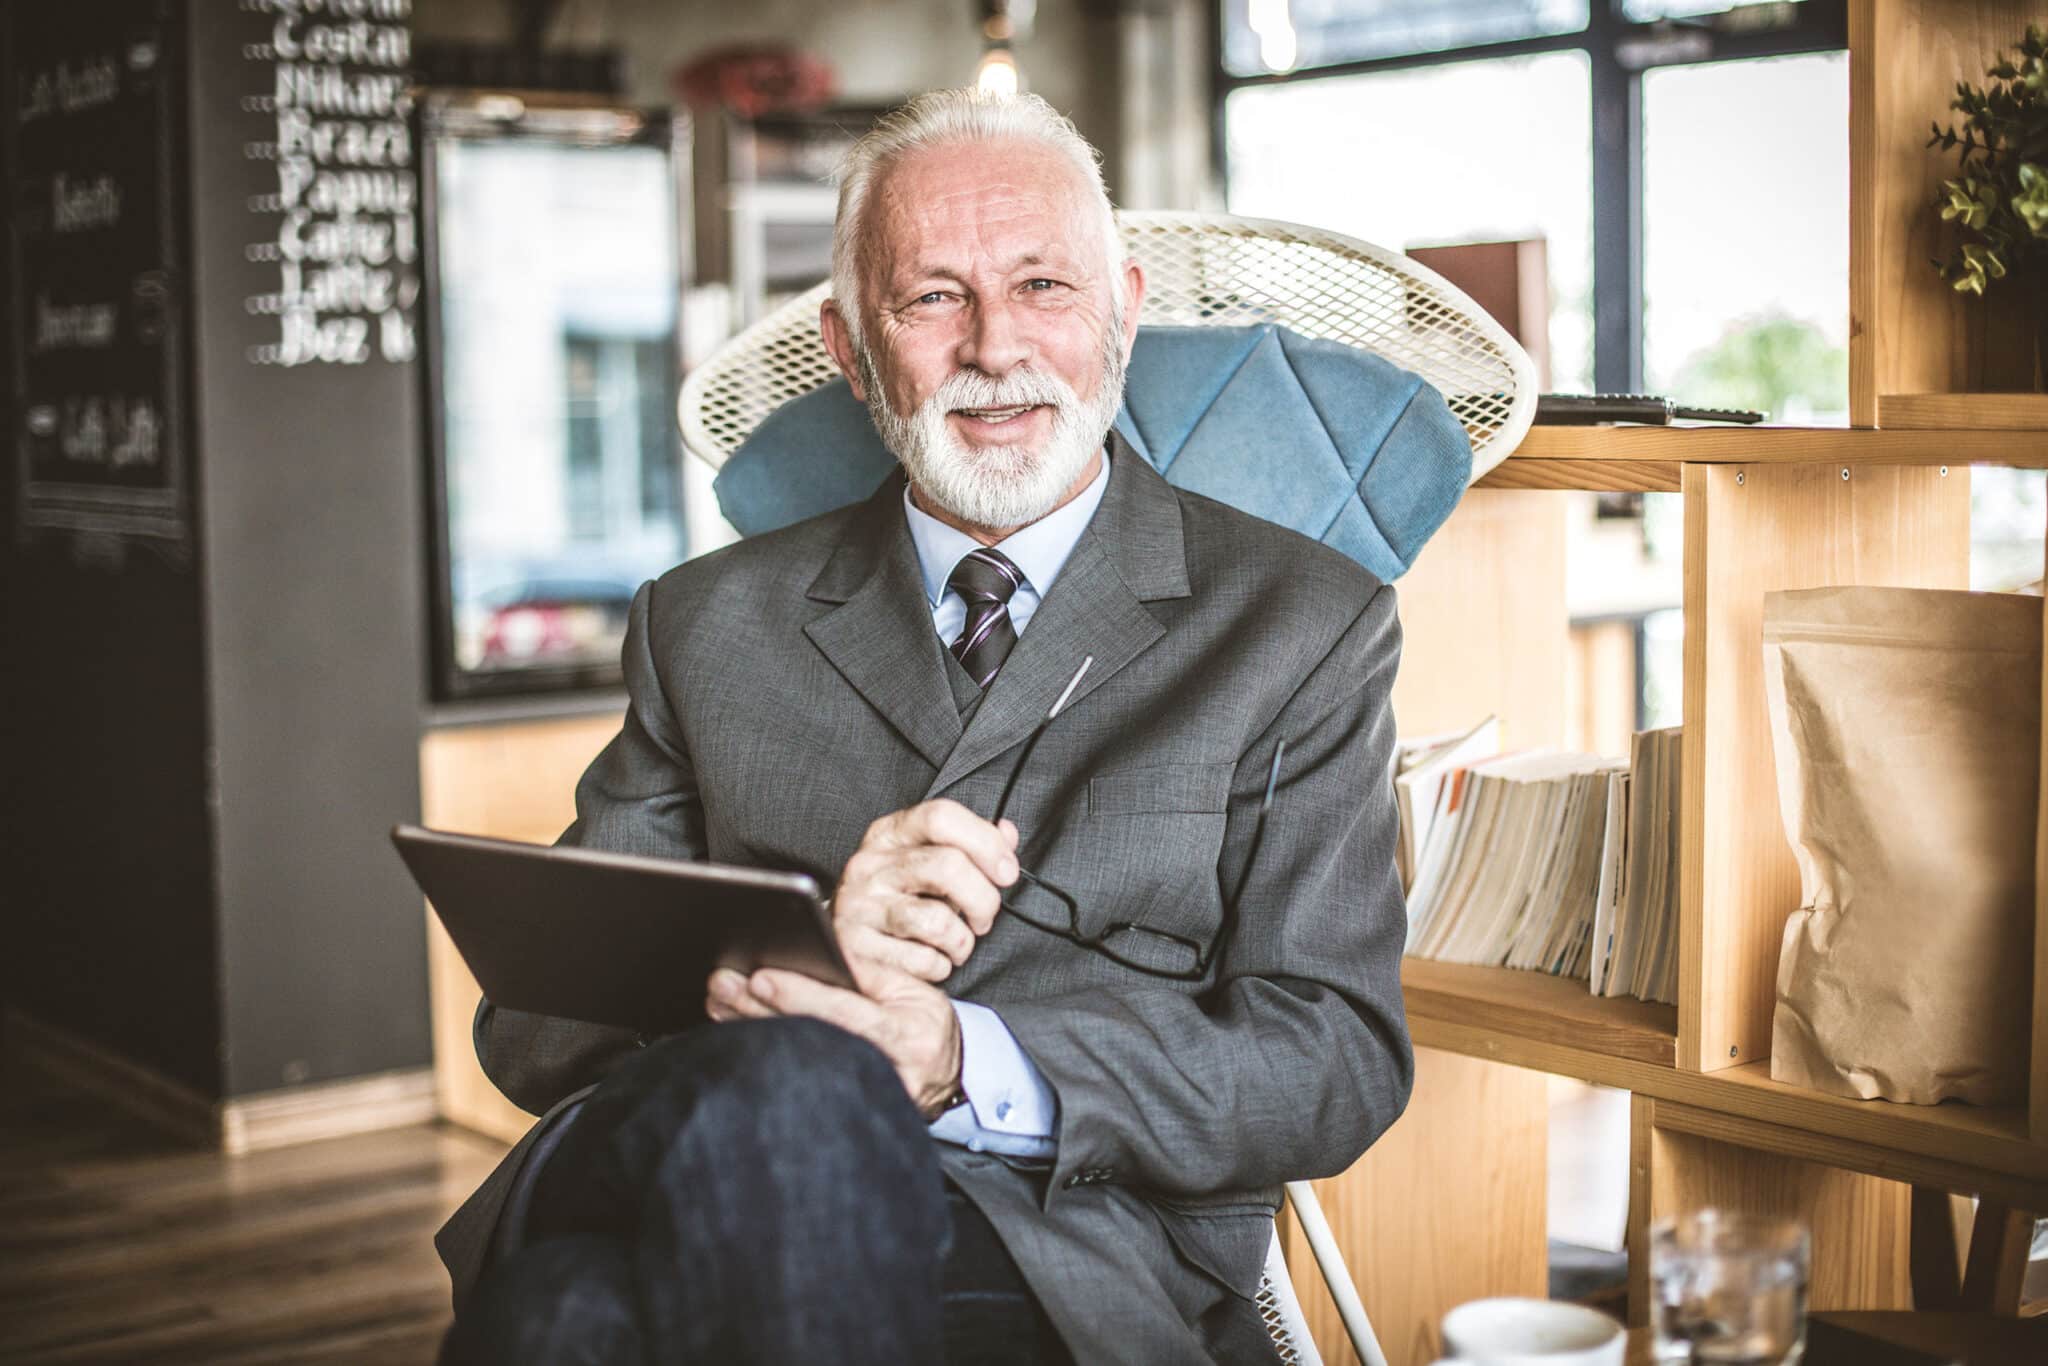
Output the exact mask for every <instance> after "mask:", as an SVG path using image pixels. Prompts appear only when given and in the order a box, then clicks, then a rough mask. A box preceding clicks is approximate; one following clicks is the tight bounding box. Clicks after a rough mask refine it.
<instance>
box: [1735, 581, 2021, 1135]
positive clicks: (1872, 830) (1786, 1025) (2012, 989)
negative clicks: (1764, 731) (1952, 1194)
mask: <svg viewBox="0 0 2048 1366" xmlns="http://www.w3.org/2000/svg"><path fill="white" fill-rule="evenodd" d="M2041 612H2042V604H2041V599H2039V598H2023V597H2014V596H2011V595H2008V594H2000V593H1956V592H1940V591H1935V590H1931V589H1915V588H1817V589H1812V590H1809V591H1805V592H1797V593H1771V594H1768V595H1767V596H1766V597H1765V599H1764V687H1765V691H1766V693H1767V695H1768V697H1769V701H1770V712H1771V740H1772V745H1773V749H1774V751H1775V754H1776V759H1777V771H1778V800H1779V805H1780V808H1781V810H1782V812H1783V815H1784V820H1785V834H1786V837H1787V839H1788V840H1790V842H1791V845H1792V851H1793V853H1794V855H1795V856H1796V857H1797V858H1798V861H1799V882H1800V895H1801V906H1802V909H1800V910H1798V911H1795V912H1794V913H1793V915H1792V918H1791V919H1790V920H1789V921H1787V922H1786V925H1785V938H1784V942H1783V945H1782V947H1781V950H1780V953H1779V958H1778V1004H1777V1012H1776V1015H1775V1016H1774V1018H1773V1020H1772V1024H1771V1076H1772V1078H1773V1079H1774V1080H1777V1081H1784V1082H1791V1083H1793V1084H1795V1085H1799V1086H1807V1087H1811V1088H1813V1089H1815V1090H1819V1091H1827V1092H1830V1093H1832V1094H1834V1095H1839V1096H1856V1097H1862V1098H1864V1099H1870V1098H1873V1097H1883V1098H1884V1099H1886V1100H1899V1101H1911V1102H1914V1103H1916V1104H1922V1105H1932V1104H1934V1103H1935V1102H1937V1101H1942V1100H1950V1099H1956V1100H1967V1101H1973V1102H1975V1103H1977V1104H1980V1105H1993V1104H2012V1103H2015V1102H2018V1101H2020V1100H2022V1099H2023V1098H2024V1096H2025V1094H2026V1074H2027V1056H2028V1035H2029V1023H2030V1013H2031V1001H2032V979H2033V943H2034V933H2033V931H2034V840H2035V809H2036V803H2037V801H2038V799H2039V787H2040V766H2041V743H2040V740H2041Z"/></svg>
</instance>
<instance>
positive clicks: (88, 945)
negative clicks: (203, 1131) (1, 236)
mask: <svg viewBox="0 0 2048 1366" xmlns="http://www.w3.org/2000/svg"><path fill="white" fill-rule="evenodd" d="M47 17H48V15H47V14H46V13H44V12H40V11H34V10H31V9H30V7H28V6H9V7H6V9H5V10H4V12H0V52H5V53H8V54H9V55H10V56H11V55H12V53H13V51H14V48H13V44H12V42H11V38H12V33H13V28H14V26H15V25H24V26H25V25H27V24H29V23H31V22H35V21H36V20H37V19H39V18H47ZM11 67H12V62H11V61H9V62H7V63H0V69H7V70H11ZM4 102H5V106H6V107H7V108H8V109H10V110H12V109H14V108H16V107H17V106H16V102H15V95H14V92H13V91H12V90H11V89H9V90H8V91H6V92H5V97H4ZM0 142H4V139H0ZM5 169H6V171H7V173H8V174H7V180H6V190H7V203H9V204H10V205H13V204H16V203H17V198H16V189H15V182H14V179H13V174H12V172H13V168H12V167H7V168H5ZM35 192H36V193H38V194H41V193H46V190H45V189H44V188H43V187H42V186H37V187H35ZM173 255H174V258H175V251H174V253H173ZM24 283H25V282H22V281H16V280H13V279H11V278H5V277H4V276H0V292H4V293H5V294H6V299H7V309H8V312H7V313H6V314H4V315H0V316H8V317H11V316H12V310H13V306H14V302H15V296H14V291H15V290H16V289H17V288H18V287H20V286H21V285H23V284H24ZM126 288H127V281H126V280H125V279H124V280H121V281H118V282H117V283H116V284H115V285H114V286H113V296H114V297H120V296H121V295H122V294H124V293H125V292H126ZM10 331H11V329H7V328H0V348H4V347H5V346H6V345H7V344H8V342H7V341H6V340H5V337H6V336H7V334H8V333H9V332H10ZM0 373H6V374H9V375H11V373H12V371H11V368H10V369H8V370H5V371H0ZM7 392H9V393H11V392H12V384H11V381H10V383H9V384H8V387H7ZM17 421H18V417H17V415H16V414H14V413H13V412H12V411H11V408H10V410H9V411H8V412H7V414H6V429H7V431H8V432H9V433H10V437H9V440H8V443H7V447H6V464H5V466H4V477H0V621H4V626H5V630H4V635H0V755H4V758H0V930H4V932H5V934H6V945H5V947H4V948H0V1002H4V1004H6V1005H7V1006H9V1007H11V1008H13V1009H18V1010H21V1011H23V1012H24V1013H26V1014H29V1015H32V1016H34V1017H35V1018H37V1019H39V1020H42V1021H45V1022H47V1023H50V1024H54V1025H57V1026H60V1027H62V1028H64V1029H66V1030H68V1031H69V1032H71V1033H72V1034H75V1035H77V1036H80V1037H82V1038H84V1039H86V1040H87V1041H89V1042H91V1043H93V1044H96V1045H98V1046H100V1047H102V1048H105V1049H108V1050H110V1051H112V1052H115V1053H118V1054H121V1055H123V1056H125V1057H129V1058H133V1059H136V1060H138V1061H140V1062H142V1063H144V1064H146V1065H148V1066H149V1067H151V1068H153V1069H154V1070H156V1071H157V1072H159V1073H161V1074H162V1075H164V1076H166V1077H169V1078H171V1079H172V1080H174V1081H177V1082H179V1083H181V1084H183V1085H185V1086H187V1087H190V1088H191V1089H192V1090H194V1091H197V1092H199V1093H200V1094H202V1095H207V1096H212V1095H217V1094H219V1091H220V1086H221V1070H220V1056H219V1044H220V1011H219V1005H220V1002H219V977H218V966H217V953H216V948H217V941H216V936H215V922H214V913H213V912H214V904H213V858H212V850H213V846H212V831H211V823H210V820H209V813H208V806H207V745H208V733H207V726H208V716H207V707H206V701H205V685H204V672H203V669H204V665H203V659H204V653H205V642H204V621H203V613H202V607H201V601H200V592H201V589H200V574H199V569H198V567H197V565H196V564H195V562H194V559H193V558H192V557H191V556H190V555H189V554H188V555H174V556H173V557H171V558H165V557H162V556H160V555H159V554H157V553H156V552H155V551H152V550H149V549H145V548H141V547H137V546H130V547H128V548H126V549H125V550H124V549H123V547H122V546H121V545H120V544H119V543H114V542H107V541H100V542H98V543H96V544H95V545H93V546H91V547H90V548H89V552H88V553H79V552H78V551H76V550H74V546H73V542H72V539H71V537H70V536H68V535H61V534H52V533H48V532H39V533H36V534H35V535H33V536H24V535H23V534H22V533H21V532H20V530H19V528H18V526H17V517H16V507H15V501H16V489H15V481H16V469H15V465H14V459H15V452H14V449H13V439H12V436H11V433H13V432H14V431H15V430H16V423H17ZM193 487H194V481H193V479H192V475H191V472H190V469H189V466H188V468H187V471H186V490H187V492H188V494H189V493H190V492H192V490H193Z"/></svg>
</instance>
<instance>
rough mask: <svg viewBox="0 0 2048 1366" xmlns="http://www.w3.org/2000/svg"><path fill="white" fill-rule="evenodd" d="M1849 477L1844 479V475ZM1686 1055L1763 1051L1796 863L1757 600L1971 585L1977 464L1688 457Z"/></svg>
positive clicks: (1698, 1064) (1723, 1057) (1682, 977)
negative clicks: (1781, 796) (1776, 757)
mask: <svg viewBox="0 0 2048 1366" xmlns="http://www.w3.org/2000/svg"><path fill="white" fill-rule="evenodd" d="M1845 475H1846V477H1845ZM1684 486H1685V560H1686V563H1685V684H1684V689H1685V779H1684V782H1685V791H1684V797H1683V811H1682V817H1681V820H1680V867H1681V870H1682V873H1681V886H1682V892H1681V906H1680V911H1679V953H1680V962H1679V995H1678V1063H1679V1066H1681V1067H1689V1068H1693V1069H1696V1070H1701V1071H1713V1070H1716V1069H1719V1068H1724V1067H1734V1066H1739V1065H1741V1064H1743V1063H1748V1062H1755V1061H1757V1060H1758V1059H1761V1058H1764V1057H1767V1056H1768V1055H1769V1053H1770V1043H1771V1008H1772V1003H1773V999H1774V997H1773V992H1774V982H1775V980H1776V977H1777V969H1778V946H1779V941H1780V940H1781V939H1782V937H1783V932H1784V925H1785V917H1786V916H1787V915H1788V914H1789V913H1790V912H1792V911H1793V910H1795V909H1797V907H1798V905H1799V875H1798V871H1797V868H1796V867H1795V865H1794V864H1793V861H1792V852H1791V849H1790V847H1789V846H1788V845H1787V844H1786V842H1785V836H1784V826H1783V824H1782V822H1781V820H1780V816H1779V811H1778V792H1777V779H1776V769H1775V767H1774V764H1773V758H1772V753H1771V734H1770V721H1769V716H1768V713H1767V712H1766V710H1765V704H1764V686H1763V634H1762V633H1763V599H1764V594H1765V593H1767V592H1770V591H1773V590H1778V589H1793V588H1817V587H1821V586H1824V585H1828V584H1890V585H1896V586H1905V587H1920V588H1966V587H1968V586H1969V569H1970V550H1969V533H1970V489H1969V472H1968V471H1967V470H1966V469H1964V468H1962V467H1960V466H1958V467H1953V468H1949V469H1948V470H1947V472H1946V473H1944V472H1943V471H1942V470H1940V469H1936V468H1929V467H1927V466H1857V467H1853V468H1851V467H1847V466H1841V465H1833V464H1829V465H1820V464H1813V465H1749V466H1740V465H1687V466H1686V467H1685V473H1684Z"/></svg>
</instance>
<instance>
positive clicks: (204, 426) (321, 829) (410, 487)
mask: <svg viewBox="0 0 2048 1366" xmlns="http://www.w3.org/2000/svg"><path fill="white" fill-rule="evenodd" d="M191 23H192V31H193V59H192V76H193V80H192V101H191V129H192V183H193V186H194V191H195V193H194V201H193V224H194V233H193V240H194V247H195V249H194V259H193V267H194V281H193V283H194V291H193V298H194V321H195V324H196V325H195V329H194V332H195V337H194V341H195V345H194V354H195V356H196V360H197V382H196V389H197V393H196V403H195V409H196V412H197V417H198V424H199V428H200V433H201V438H200V443H199V446H200V467H201V471H202V479H203V482H204V497H203V499H202V503H201V510H200V512H201V515H200V539H201V542H202V544H203V545H204V547H205V557H204V570H205V572H204V580H203V583H204V594H205V601H206V611H207V640H206V662H207V693H206V705H207V708H208V712H209V714H210V716H211V718H212V731H213V735H214V748H213V776H214V787H215V793H216V799H215V805H214V846H215V850H216V866H217V873H216V876H217V880H218V924H219V952H220V991H221V1001H222V1006H221V1024H222V1037H223V1054H224V1057H223V1064H222V1076H223V1080H222V1086H223V1092H224V1094H226V1095H229V1096H235V1095H242V1094H246V1093H249V1092H252V1091H263V1090H268V1089H271V1088H274V1087H279V1086H284V1085H287V1084H291V1083H297V1082H309V1081H322V1080H327V1079H331V1078H339V1077H348V1076H355V1075H360V1074H364V1073H371V1072H377V1071H382V1070H386V1069H390V1068H399V1067H409V1066H419V1065H424V1064H426V1063H428V1062H429V1061H430V1060H431V1057H432V1048H431V1044H430V1041H429V1034H428V1026H427V988H426V951H425V931H424V926H423V922H422V907H421V902H420V898H419V895H418V893H417V892H416V891H415V890H414V889H413V886H412V883H411V881H410V879H409V878H407V877H406V875H405V872H404V870H403V868H402V867H401V866H400V864H399V862H398V859H397V857H396V856H395V855H394V854H393V852H392V850H391V848H390V845H389V844H388V842H387V840H386V832H387V831H388V830H389V828H390V827H391V825H392V824H393V823H394V822H397V821H401V820H412V819H417V816H418V812H419V716H420V699H421V695H422V689H423V686H424V684H423V679H424V677H425V664H424V659H423V653H424V652H423V645H422V625H421V610H422V609H421V591H422V588H421V585H422V584H423V583H424V582H425V577H424V570H423V567H422V563H421V560H422V544H421V526H420V516H421V513H420V503H421V498H422V494H421V488H422V476H421V470H420V463H419V460H420V457H419V444H420V440H419V438H420V426H419V412H418V406H417V403H418V400H417V389H418V383H419V379H418V375H417V373H416V370H415V366H414V365H413V364H410V363H394V362H389V361H386V360H383V359H381V358H379V357H376V356H374V355H373V358H372V359H370V360H369V361H367V362H366V363H363V364H359V365H343V364H334V363H310V364H305V365H300V366H295V367H285V366H278V365H262V364H257V363H254V362H253V361H252V360H251V359H250V356H249V349H250V348H251V347H252V346H254V345H258V344H260V343H262V342H264V341H274V340H275V339H276V338H277V335H278V327H277V323H276V321H275V320H274V319H269V318H262V317H257V316H252V315H251V314H250V313H249V311H248V310H247V308H246V307H245V305H244V299H245V298H247V297H248V296H251V295H256V294H259V293H261V292H263V291H265V290H273V291H274V290H276V289H277V287H278V284H277V282H278V278H279V267H278V266H277V264H276V263H266V262H261V261H252V260H250V259H249V257H248V253H247V250H246V248H247V247H248V246H249V245H250V244H252V243H257V242H260V241H262V240H264V239H265V237H266V236H273V235H274V233H275V229H276V222H277V218H276V216H275V215H274V214H269V215H266V214H263V213H258V212H251V210H250V207H249V201H250V198H251V197H252V196H259V195H264V194H270V193H275V192H276V190H277V188H278V184H277V176H276V174H275V172H274V170H273V169H272V168H271V166H270V165H269V164H268V163H266V162H263V161H259V160H250V159H248V158H246V157H245V155H244V150H243V149H244V145H245V143H248V142H250V141H253V140H261V139H264V138H266V137H273V136H275V132H274V129H275V123H274V120H272V119H270V118H269V117H268V116H267V115H266V114H264V113H261V112H251V111H250V110H247V109H245V108H244V106H243V97H244V96H261V95H264V94H267V93H268V92H269V90H270V88H271V87H270V85H269V83H268V82H267V81H266V79H265V69H264V67H263V66H262V65H261V64H259V63H253V62H248V61H245V60H244V59H243V57H242V55H241V54H242V46H243V44H244V43H246V42H251V41H257V42H260V41H262V40H263V38H264V37H265V36H266V33H267V28H268V23H267V19H266V16H263V15H261V14H245V13H244V12H243V11H242V7H241V6H239V5H231V4H220V3H211V2H210V0H199V2H198V3H194V4H193V5H192V7H191ZM373 350H374V348H373Z"/></svg>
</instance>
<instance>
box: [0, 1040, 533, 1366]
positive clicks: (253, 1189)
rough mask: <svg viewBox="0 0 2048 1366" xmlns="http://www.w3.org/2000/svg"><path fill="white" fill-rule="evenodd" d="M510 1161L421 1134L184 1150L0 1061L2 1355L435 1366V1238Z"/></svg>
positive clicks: (491, 1146) (478, 1144)
mask: <svg viewBox="0 0 2048 1366" xmlns="http://www.w3.org/2000/svg"><path fill="white" fill-rule="evenodd" d="M503 1151H504V1149H503V1147H502V1145H499V1144H497V1143H493V1142H491V1141H489V1140H487V1139H483V1138H480V1137H477V1136H476V1135H473V1134H470V1133H468V1132H466V1131H464V1130H460V1129H455V1128H451V1127H446V1126H439V1125H422V1126H416V1127H413V1128H408V1129H395V1130H390V1131H388V1132H385V1133H380V1134H370V1135H365V1136H362V1137H357V1138H343V1139H331V1140H327V1141H325V1142H319V1143H309V1144H304V1145H302V1146H299V1147H293V1148H282V1149H276V1150H273V1151H270V1152H263V1153H254V1154H251V1155H249V1156H247V1157H239V1158H228V1157H222V1156H220V1155H218V1154H215V1153H205V1152H194V1151H192V1150H191V1149H189V1148H184V1149H180V1148H179V1147H177V1146H175V1145H172V1144H169V1143H167V1142H166V1141H164V1140H163V1139H161V1138H158V1137H156V1136H154V1135H153V1134H152V1133H151V1132H150V1131H149V1130H147V1129H144V1128H141V1127H139V1126H138V1125H136V1124H135V1123H133V1122H131V1121H129V1120H126V1119H124V1118H123V1117H122V1116H121V1115H120V1114H119V1113H118V1112H116V1111H114V1110H112V1109H111V1108H110V1107H109V1106H108V1105H107V1104H106V1103H105V1102H103V1101H100V1100H97V1099H94V1098H91V1097H88V1096H84V1095H81V1094H78V1093H76V1092H73V1091H70V1090H68V1089H66V1088H65V1087H64V1086H63V1085H61V1084H59V1083H57V1082H56V1081H54V1080H52V1079H51V1078H49V1077H47V1076H44V1075H42V1074H41V1073H37V1072H33V1071H30V1070H29V1069H27V1068H25V1067H23V1066H21V1065H20V1064H19V1063H17V1062H14V1061H11V1060H9V1059H6V1058H4V1057H0V1363H8V1364H9V1366H14V1364H15V1363H20V1364H21V1366H27V1364H28V1363H44V1362H52V1363H54V1362H100V1363H114V1362H119V1363H122V1364H123V1366H128V1364H129V1363H142V1362H147V1363H157V1362H163V1363H178V1362H189V1363H206V1366H241V1364H242V1363H256V1362H375V1363H379V1366H409V1364H410V1363H428V1362H431V1361H432V1360H433V1359H434V1352H435V1348H436V1347H437V1345H438V1343H439V1341H440V1336H441V1333H442V1331H443V1329H444V1328H445V1327H446V1325H447V1321H448V1314H449V1310H448V1278H447V1276H446V1274H445V1273H444V1272H443V1271H442V1269H441V1265H440V1263H439V1261H437V1260H436V1259H435V1256H434V1250H433V1246H432V1243H431V1241H430V1240H431V1238H432V1236H433V1231H434V1229H435V1228H436V1227H438V1226H439V1224H440V1223H441V1221H442V1220H443V1219H444V1218H446V1217H447V1215H448V1213H449V1211H451V1210H453V1209H454V1208H455V1206H456V1205H457V1204H459V1203H461V1201H462V1199H463V1197H464V1196H466V1195H467V1194H468V1193H469V1192H470V1191H471V1190H472V1189H473V1188H474V1187H475V1186H476V1184H477V1183H478V1182H479V1181H481V1180H482V1179H483V1178H484V1175H485V1174H486V1173H487V1172H488V1171H489V1170H490V1168H491V1166H492V1164H493V1163H494V1162H495V1161H496V1160H497V1157H498V1156H499V1154H501V1153H502V1152H503Z"/></svg>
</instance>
